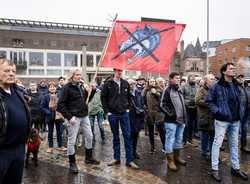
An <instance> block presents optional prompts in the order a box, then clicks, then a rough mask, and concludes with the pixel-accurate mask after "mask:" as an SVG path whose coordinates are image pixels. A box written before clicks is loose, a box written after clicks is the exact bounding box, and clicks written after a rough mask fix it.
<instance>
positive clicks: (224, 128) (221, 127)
mask: <svg viewBox="0 0 250 184" xmlns="http://www.w3.org/2000/svg"><path fill="white" fill-rule="evenodd" d="M239 126H240V122H239V121H236V122H233V123H229V122H225V121H218V120H215V122H214V129H215V136H214V142H213V146H212V169H213V170H219V156H220V147H221V145H222V143H223V139H224V136H225V133H226V132H227V135H228V141H229V148H230V157H231V163H232V168H233V169H240V161H239V155H238V144H239V142H238V137H239Z"/></svg>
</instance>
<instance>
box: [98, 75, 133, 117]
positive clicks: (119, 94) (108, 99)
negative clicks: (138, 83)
mask: <svg viewBox="0 0 250 184" xmlns="http://www.w3.org/2000/svg"><path fill="white" fill-rule="evenodd" d="M129 92H130V89H129V84H128V82H127V81H125V80H123V79H121V85H120V89H119V86H118V84H117V83H116V82H115V81H114V80H113V79H110V80H108V81H106V82H105V84H104V86H103V89H102V93H101V101H102V106H103V110H104V112H105V113H108V112H110V113H114V114H120V113H123V112H125V111H126V110H128V109H129Z"/></svg>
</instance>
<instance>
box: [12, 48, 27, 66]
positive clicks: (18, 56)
mask: <svg viewBox="0 0 250 184" xmlns="http://www.w3.org/2000/svg"><path fill="white" fill-rule="evenodd" d="M10 60H12V61H14V63H15V64H16V65H22V64H24V63H25V62H26V57H25V52H15V51H11V52H10Z"/></svg>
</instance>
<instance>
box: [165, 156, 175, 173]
mask: <svg viewBox="0 0 250 184" xmlns="http://www.w3.org/2000/svg"><path fill="white" fill-rule="evenodd" d="M167 164H168V168H169V169H170V170H172V171H177V167H176V165H175V161H174V154H173V153H168V154H167Z"/></svg>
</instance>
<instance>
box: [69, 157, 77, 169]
mask: <svg viewBox="0 0 250 184" xmlns="http://www.w3.org/2000/svg"><path fill="white" fill-rule="evenodd" d="M69 170H70V172H72V173H74V174H76V173H78V167H77V165H76V158H75V154H74V155H69Z"/></svg>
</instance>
